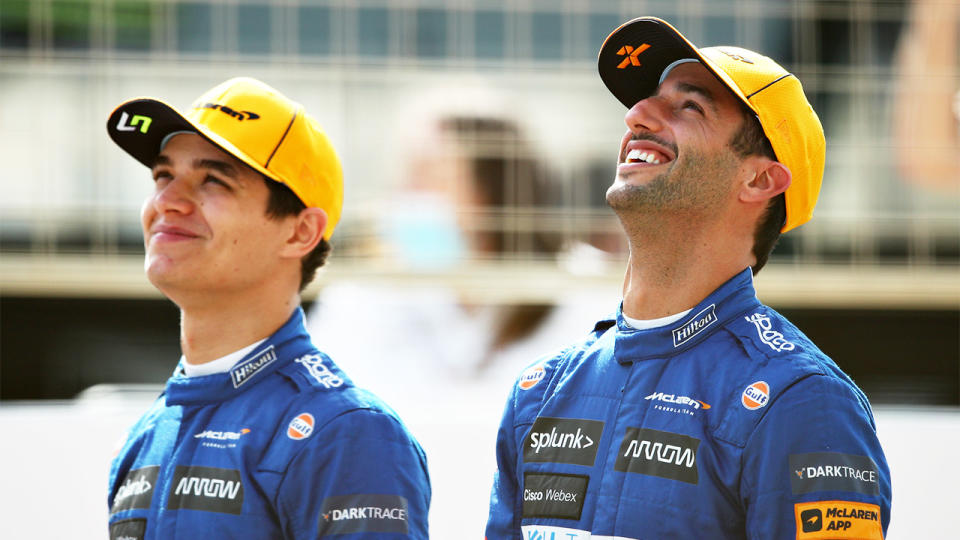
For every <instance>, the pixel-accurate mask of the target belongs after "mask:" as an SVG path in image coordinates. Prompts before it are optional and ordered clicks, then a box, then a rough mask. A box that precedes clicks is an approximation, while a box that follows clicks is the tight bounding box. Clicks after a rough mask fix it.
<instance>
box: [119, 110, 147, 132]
mask: <svg viewBox="0 0 960 540" xmlns="http://www.w3.org/2000/svg"><path fill="white" fill-rule="evenodd" d="M128 120H129V123H127V121H128ZM150 122H153V118H150V117H149V116H142V115H139V114H135V115H133V118H130V116H129V115H128V114H127V112H126V111H124V112H122V113H120V121H119V122H117V131H133V130H135V129H137V126H138V125H139V126H140V133H146V132H147V130H148V129H150Z"/></svg>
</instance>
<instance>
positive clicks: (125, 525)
mask: <svg viewBox="0 0 960 540" xmlns="http://www.w3.org/2000/svg"><path fill="white" fill-rule="evenodd" d="M146 533H147V520H145V519H124V520H122V521H115V522H113V523H111V524H110V540H143V537H144V535H145V534H146Z"/></svg>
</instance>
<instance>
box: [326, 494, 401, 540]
mask: <svg viewBox="0 0 960 540" xmlns="http://www.w3.org/2000/svg"><path fill="white" fill-rule="evenodd" d="M408 517H409V516H408V505H407V499H406V498H404V497H401V496H400V495H385V494H378V493H357V494H353V495H338V496H335V497H327V498H326V499H324V500H323V503H322V504H321V512H320V520H319V536H321V537H322V536H328V535H329V536H333V535H338V534H351V533H362V532H373V533H400V534H409V528H410V527H409V523H408Z"/></svg>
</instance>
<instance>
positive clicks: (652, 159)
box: [627, 148, 660, 165]
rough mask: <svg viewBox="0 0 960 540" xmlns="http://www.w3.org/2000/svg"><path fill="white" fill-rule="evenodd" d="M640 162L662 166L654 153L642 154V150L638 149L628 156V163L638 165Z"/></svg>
mask: <svg viewBox="0 0 960 540" xmlns="http://www.w3.org/2000/svg"><path fill="white" fill-rule="evenodd" d="M638 161H645V162H647V163H652V164H654V165H658V164H660V160H659V159H657V158H656V156H655V155H654V154H653V153H652V152H651V153H649V154H648V153H646V152H641V151H640V150H637V149H636V148H634V149H633V150H631V151H630V152H629V153H628V154H627V162H629V163H636V162H638Z"/></svg>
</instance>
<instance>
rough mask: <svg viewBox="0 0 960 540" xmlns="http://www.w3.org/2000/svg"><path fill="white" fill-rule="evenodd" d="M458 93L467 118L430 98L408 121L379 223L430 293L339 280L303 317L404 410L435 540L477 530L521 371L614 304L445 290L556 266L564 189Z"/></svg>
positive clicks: (507, 124)
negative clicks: (557, 213) (517, 268)
mask: <svg viewBox="0 0 960 540" xmlns="http://www.w3.org/2000/svg"><path fill="white" fill-rule="evenodd" d="M456 93H457V94H458V96H460V98H461V99H464V101H466V102H467V103H464V104H463V106H462V107H460V106H458V103H455V102H453V103H448V102H446V100H445V98H444V97H442V96H440V97H437V94H434V93H431V92H429V91H428V92H425V95H427V96H428V97H427V98H425V99H423V100H422V101H420V102H413V103H411V104H409V107H408V110H407V111H405V113H404V114H402V115H401V116H403V117H405V120H404V121H402V122H398V124H399V125H402V126H404V128H403V129H404V131H403V136H402V137H398V138H396V140H397V144H396V146H397V148H396V149H395V150H398V154H399V161H398V169H399V176H398V178H397V179H396V183H397V188H396V192H395V193H391V194H390V196H389V197H388V199H387V200H386V201H385V206H384V207H383V208H382V209H381V211H380V212H379V219H380V220H381V221H380V223H379V228H380V229H381V235H380V238H381V240H382V245H381V247H380V249H382V250H383V254H384V255H385V256H386V257H387V258H388V259H389V260H390V261H391V263H392V264H395V265H397V266H399V267H401V268H403V269H405V270H406V271H407V272H409V273H411V274H413V275H426V276H436V283H430V282H429V281H427V282H426V284H420V283H417V284H413V285H409V284H405V285H399V284H395V283H372V282H370V281H359V280H338V281H336V282H333V283H330V284H328V285H326V286H325V287H324V288H323V290H322V291H321V294H320V295H319V296H318V298H317V302H316V304H315V306H314V307H313V308H312V310H311V311H310V312H309V313H308V317H307V320H308V327H309V328H310V333H311V334H312V335H313V336H315V337H316V339H317V340H318V342H320V343H323V346H324V350H325V351H327V352H328V353H330V354H331V356H332V357H334V358H338V359H340V358H344V359H346V358H348V357H349V362H351V363H349V364H344V363H343V362H341V364H342V365H343V366H344V368H345V369H347V370H348V371H349V372H350V373H351V374H352V376H353V377H354V379H355V380H356V381H357V382H358V384H362V385H364V386H366V387H369V388H371V389H372V390H373V391H374V392H376V393H377V394H378V395H382V396H383V397H384V399H386V400H387V401H388V402H389V403H390V404H391V405H392V406H394V407H396V409H397V411H399V412H400V413H401V415H402V416H403V417H404V418H406V419H407V421H408V422H409V423H410V425H411V429H413V431H414V432H415V433H416V435H417V437H418V439H420V440H421V442H423V443H424V446H425V447H426V448H428V449H429V450H430V455H431V463H430V466H431V471H432V476H433V491H434V494H435V495H436V497H435V498H434V501H435V504H434V516H435V518H436V520H437V521H438V523H432V524H431V527H432V529H433V532H434V533H435V534H436V535H437V536H438V537H440V538H446V537H454V536H455V535H456V532H455V531H444V530H443V529H439V528H438V526H439V527H442V526H444V525H446V524H447V522H444V521H443V520H444V516H456V517H457V519H456V520H455V521H453V522H450V523H451V524H454V523H455V524H456V526H457V530H458V531H460V532H462V531H463V530H465V529H464V527H466V528H470V529H473V530H476V529H479V528H482V526H483V522H484V519H485V510H484V508H485V500H486V492H487V490H488V488H489V483H490V475H491V472H492V470H493V467H494V464H493V462H492V460H491V459H490V456H491V452H490V450H492V445H491V442H490V441H489V439H488V438H487V437H485V436H484V434H485V433H488V432H489V431H490V430H491V429H493V427H494V426H495V425H496V418H497V417H498V415H499V411H500V407H501V405H500V403H501V400H502V397H503V395H504V391H505V388H506V387H507V385H508V384H509V381H510V380H512V379H513V377H514V375H515V373H516V371H517V369H519V368H520V367H522V366H523V365H525V364H527V363H529V359H530V358H531V357H537V356H539V355H541V354H543V353H544V352H547V351H550V350H553V348H555V347H556V346H557V344H558V343H560V342H563V341H566V340H569V339H571V338H572V337H573V336H575V335H577V334H578V333H581V332H582V330H581V329H582V328H583V327H584V326H585V325H589V324H591V323H592V321H593V320H595V319H596V318H597V317H599V316H601V315H603V313H604V312H605V311H606V310H609V305H610V303H609V301H608V300H609V299H610V298H611V297H612V296H613V294H615V291H609V293H610V294H606V295H600V296H598V295H597V293H596V292H595V291H591V290H589V289H588V288H584V290H578V291H564V292H562V293H558V294H556V296H555V298H554V299H553V300H552V301H551V302H508V303H499V302H498V301H497V300H489V301H486V302H482V301H481V302H478V301H477V295H474V296H472V297H465V296H464V295H462V294H461V293H462V292H463V291H461V290H457V289H456V288H455V286H454V285H452V284H450V283H451V282H449V281H447V282H444V281H443V276H444V275H447V276H455V275H457V274H459V273H460V272H463V273H469V272H471V271H472V270H473V271H475V270H476V267H474V268H473V269H471V267H470V266H469V265H470V264H474V265H483V264H484V263H486V264H490V263H492V262H501V263H504V264H506V265H510V264H511V263H517V262H518V261H531V262H539V263H540V264H544V263H547V264H549V263H556V262H557V258H558V255H559V254H560V252H561V247H562V246H561V238H560V234H559V232H556V231H555V230H552V229H550V228H549V224H547V223H545V221H546V220H547V219H548V218H549V213H550V210H552V209H554V208H556V206H557V203H558V199H559V193H558V191H559V186H558V183H557V182H556V181H555V180H554V179H553V178H552V177H551V176H550V174H549V173H548V171H547V169H546V168H545V167H544V165H543V163H542V161H541V159H540V157H539V155H538V154H537V153H536V152H535V150H534V145H533V144H532V142H531V141H530V139H529V138H528V137H527V135H526V134H525V133H524V131H523V130H522V129H521V127H520V126H519V125H518V124H517V123H516V122H514V121H512V120H510V119H507V118H506V117H505V115H504V114H502V112H500V111H499V107H497V105H495V104H494V105H484V104H482V103H481V102H483V103H487V102H488V101H493V102H495V101H496V99H495V98H493V97H490V96H489V95H488V94H486V93H484V92H483V91H477V92H475V93H476V95H477V97H475V98H474V97H471V98H464V96H465V95H471V96H472V95H473V94H471V93H470V92H469V91H468V90H464V89H460V90H458V91H457V92H456ZM421 97H423V96H421ZM510 224H515V225H516V226H515V227H513V228H511V226H510ZM465 462H467V463H475V464H476V465H475V466H464V463H465ZM440 522H442V523H440Z"/></svg>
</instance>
